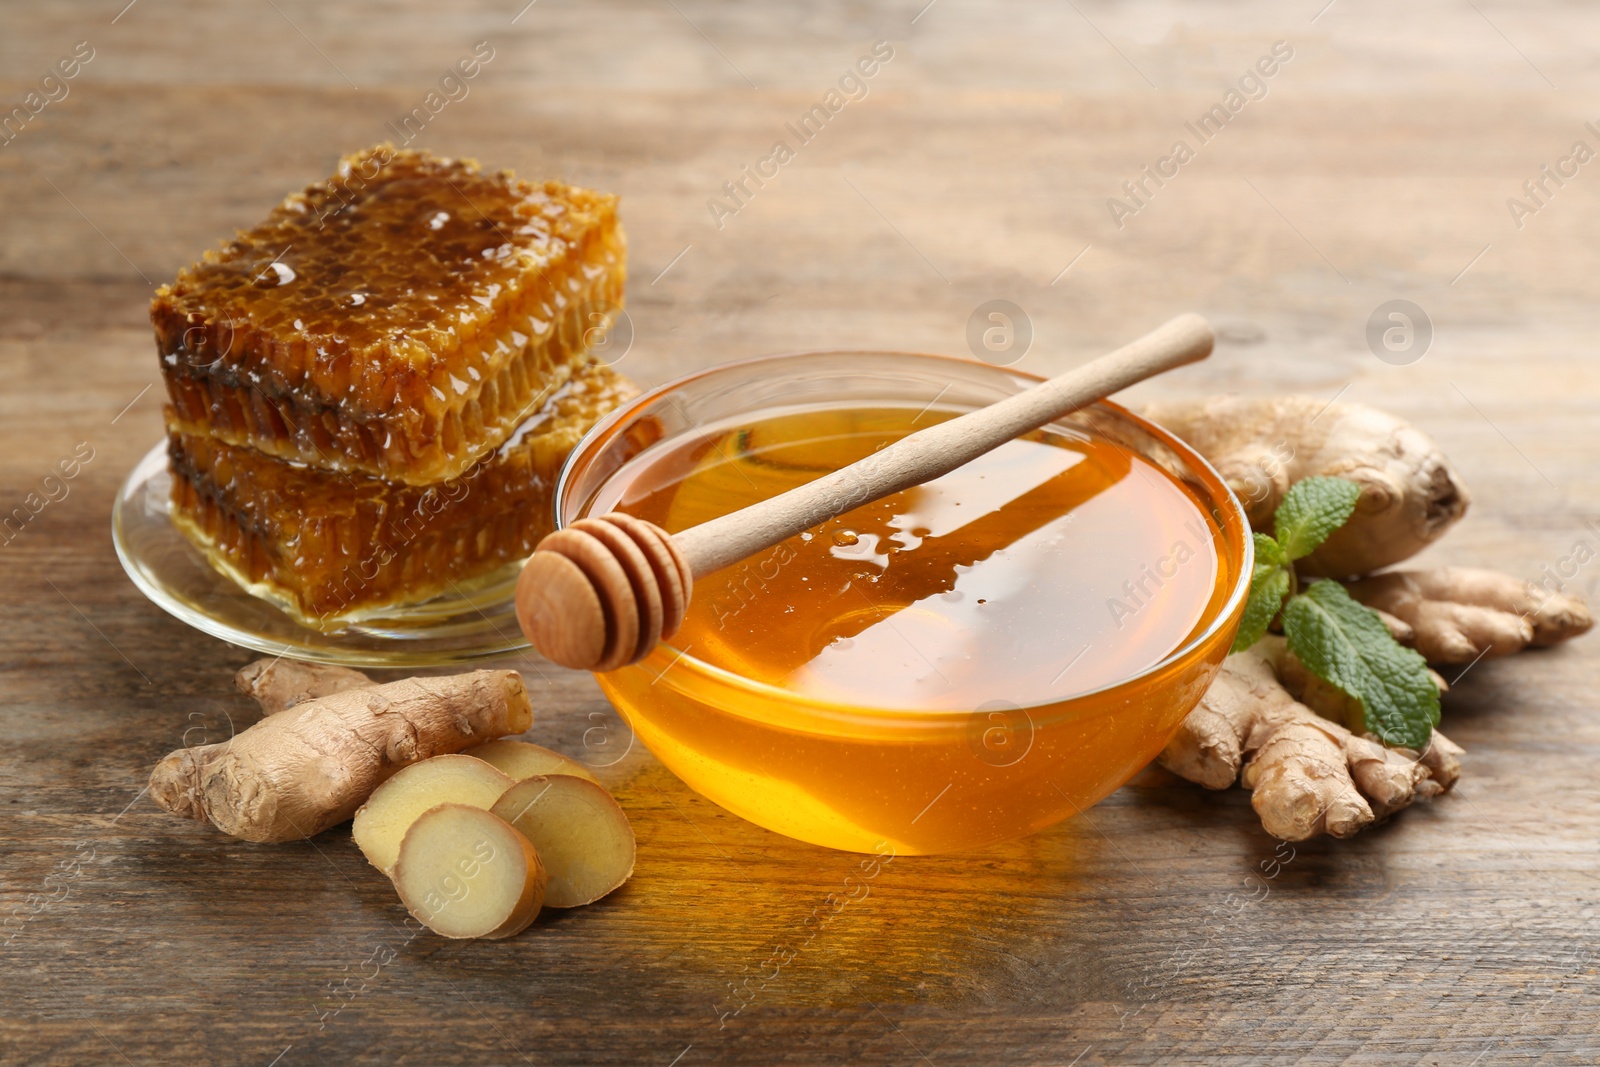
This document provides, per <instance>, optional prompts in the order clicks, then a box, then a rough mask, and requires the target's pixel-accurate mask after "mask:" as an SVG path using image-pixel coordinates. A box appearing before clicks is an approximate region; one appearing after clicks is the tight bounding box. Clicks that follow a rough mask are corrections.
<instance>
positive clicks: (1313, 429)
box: [1143, 396, 1470, 578]
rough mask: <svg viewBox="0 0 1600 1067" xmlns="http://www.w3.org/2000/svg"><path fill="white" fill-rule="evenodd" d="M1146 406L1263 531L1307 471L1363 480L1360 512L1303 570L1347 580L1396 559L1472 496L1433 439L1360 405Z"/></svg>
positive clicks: (1284, 399)
mask: <svg viewBox="0 0 1600 1067" xmlns="http://www.w3.org/2000/svg"><path fill="white" fill-rule="evenodd" d="M1143 414H1144V416H1145V417H1146V418H1149V419H1152V420H1154V421H1155V422H1158V423H1160V424H1161V425H1162V426H1165V427H1166V428H1167V429H1169V430H1171V431H1172V432H1173V433H1175V434H1177V435H1178V436H1179V437H1181V438H1183V439H1184V440H1185V441H1187V442H1188V443H1189V444H1190V445H1192V446H1193V447H1194V448H1195V449H1196V450H1197V451H1198V452H1199V453H1200V454H1201V455H1202V456H1204V457H1205V458H1206V460H1207V461H1208V462H1210V464H1211V465H1212V466H1213V467H1215V468H1216V469H1217V472H1218V473H1219V474H1221V475H1222V478H1223V480H1224V481H1226V482H1227V483H1228V485H1229V487H1230V488H1232V489H1233V491H1234V492H1235V493H1236V494H1238V496H1239V499H1240V501H1241V502H1242V503H1243V504H1244V506H1245V510H1246V512H1247V514H1248V515H1249V518H1250V525H1251V526H1252V527H1254V528H1255V529H1257V530H1260V531H1262V532H1263V533H1270V532H1271V525H1272V517H1273V514H1274V512H1276V511H1277V509H1278V505H1279V504H1280V503H1282V501H1283V496H1284V494H1285V493H1287V492H1288V491H1289V487H1290V486H1291V485H1293V484H1294V483H1295V482H1298V481H1300V480H1301V479H1302V478H1309V477H1312V476H1314V475H1332V476H1336V477H1340V478H1348V479H1350V480H1351V481H1353V482H1356V483H1358V484H1359V485H1360V486H1361V499H1360V502H1359V503H1357V505H1356V511H1355V514H1354V515H1353V516H1351V518H1350V521H1349V522H1347V523H1345V525H1344V526H1343V527H1341V528H1340V529H1338V530H1336V531H1334V533H1333V535H1332V536H1330V537H1329V538H1328V539H1327V540H1326V541H1325V542H1323V543H1322V545H1321V546H1320V547H1318V548H1317V550H1316V551H1315V552H1313V553H1311V555H1309V556H1307V557H1306V558H1305V559H1303V560H1301V561H1300V564H1299V565H1300V569H1301V570H1302V571H1303V572H1304V573H1306V574H1315V575H1324V576H1329V577H1336V578H1344V577H1350V576H1354V575H1363V574H1370V573H1371V572H1372V571H1375V570H1377V569H1379V568H1380V567H1387V566H1390V565H1391V564H1394V563H1398V562H1399V561H1400V560H1403V559H1406V558H1407V557H1409V556H1413V555H1415V554H1416V553H1417V552H1419V551H1421V550H1422V549H1423V548H1425V547H1427V546H1428V545H1429V544H1432V543H1433V542H1434V541H1436V540H1438V539H1439V537H1440V536H1441V535H1442V534H1443V533H1444V532H1445V531H1446V530H1447V529H1449V528H1450V527H1451V526H1452V525H1454V524H1455V522H1456V521H1457V520H1458V519H1460V518H1461V516H1462V515H1463V514H1464V513H1465V512H1466V510H1467V505H1468V503H1469V500H1470V497H1469V496H1468V494H1467V489H1466V486H1465V485H1463V484H1462V481H1461V476H1460V475H1459V474H1457V473H1456V469H1455V468H1454V467H1453V466H1451V464H1450V461H1449V460H1448V459H1446V458H1445V455H1444V453H1443V452H1441V451H1440V450H1439V449H1438V447H1437V446H1435V445H1434V443H1433V442H1432V441H1431V440H1430V439H1429V438H1428V437H1426V436H1425V435H1424V434H1423V433H1422V432H1421V431H1419V430H1417V429H1416V428H1415V427H1413V426H1411V425H1410V424H1409V423H1407V422H1405V421H1404V420H1402V419H1398V418H1395V417H1394V416H1393V415H1389V414H1386V413H1384V412H1382V411H1378V410H1377V409H1375V408H1370V407H1367V406H1365V405H1363V404H1340V403H1331V404H1330V403H1328V402H1326V401H1323V400H1318V399H1315V398H1312V397H1303V396H1277V397H1234V396H1219V397H1211V398H1209V399H1205V400H1181V401H1170V402H1165V403H1155V404H1151V405H1148V406H1147V407H1146V408H1145V409H1144V411H1143Z"/></svg>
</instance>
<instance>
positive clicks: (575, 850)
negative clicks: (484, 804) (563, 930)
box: [490, 774, 634, 908]
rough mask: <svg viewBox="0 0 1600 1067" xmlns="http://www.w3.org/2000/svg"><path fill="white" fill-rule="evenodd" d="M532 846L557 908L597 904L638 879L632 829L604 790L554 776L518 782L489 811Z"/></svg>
mask: <svg viewBox="0 0 1600 1067" xmlns="http://www.w3.org/2000/svg"><path fill="white" fill-rule="evenodd" d="M490 810H491V811H492V812H494V814H496V815H498V816H500V817H501V818H502V819H505V820H506V821H507V822H508V823H510V824H511V825H512V826H514V827H516V828H517V829H518V830H519V831H521V833H522V835H523V836H524V837H526V838H527V839H528V840H529V841H531V842H533V847H534V848H535V849H536V850H537V851H538V853H539V858H540V859H541V860H543V861H544V865H545V869H546V870H547V871H549V873H550V884H549V886H547V887H546V889H545V898H544V902H545V904H547V905H548V906H550V907H552V908H576V907H578V906H579V905H582V904H592V903H594V902H595V901H597V900H599V899H600V898H601V897H603V896H605V895H606V894H607V893H609V892H611V891H612V890H613V889H616V888H617V887H618V886H620V885H621V884H622V883H623V882H626V881H627V880H628V878H629V876H630V875H632V874H633V860H634V840H633V827H632V826H630V825H629V824H628V816H627V815H626V814H624V813H623V810H622V808H621V807H620V806H618V804H617V802H616V801H615V800H613V799H612V797H611V794H610V793H608V792H606V791H605V790H604V789H602V788H601V787H600V786H598V785H596V784H594V783H593V782H590V781H586V780H585V779H582V778H573V777H569V776H568V775H564V774H552V775H547V776H543V777H538V778H529V779H526V780H525V781H521V782H518V783H517V784H516V785H515V786H513V787H512V788H511V789H509V790H507V791H506V793H505V795H504V796H502V797H501V798H500V799H499V800H498V801H496V802H495V805H494V807H492V808H491V809H490Z"/></svg>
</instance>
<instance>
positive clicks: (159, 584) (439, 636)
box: [111, 441, 528, 667]
mask: <svg viewBox="0 0 1600 1067" xmlns="http://www.w3.org/2000/svg"><path fill="white" fill-rule="evenodd" d="M171 496H172V478H171V476H170V475H169V474H168V473H167V446H166V442H164V441H163V442H161V443H160V444H157V445H156V446H155V447H154V448H152V449H151V450H150V451H149V453H147V454H146V455H145V457H144V458H143V459H142V460H140V461H139V464H138V466H136V467H134V468H133V471H132V473H130V474H129V475H128V478H127V481H125V482H123V484H122V488H121V489H120V490H119V491H118V492H117V499H116V503H115V504H114V505H113V507H112V510H111V537H112V540H113V541H114V542H115V543H116V546H117V558H118V559H120V560H121V561H122V567H123V569H124V570H126V571H127V572H128V577H129V578H132V579H133V584H134V585H136V586H138V587H139V591H140V592H141V593H143V594H144V595H145V596H147V597H149V598H150V600H151V601H152V602H154V603H155V605H156V606H157V607H159V608H161V609H162V610H163V611H165V612H167V613H168V614H170V615H174V616H176V617H177V618H179V619H182V620H183V621H184V622H186V623H188V624H189V625H190V626H193V627H194V628H195V629H197V630H200V631H202V632H204V633H208V634H210V635H211V636H212V637H219V638H221V639H222V640H224V641H227V642H229V643H231V644H235V645H240V646H243V647H244V648H249V649H254V650H255V651H257V652H265V653H267V654H269V655H274V656H280V655H281V656H288V657H289V658H291V659H303V660H312V661H314V662H317V663H341V664H345V665H347V666H353V667H431V666H440V665H443V664H449V663H461V662H463V661H466V660H474V659H481V658H483V657H486V656H496V655H503V654H504V653H507V652H516V651H519V650H522V649H526V648H527V647H528V642H527V640H526V639H525V638H524V637H523V636H522V630H521V628H520V627H518V625H517V617H516V612H515V609H514V605H513V596H514V593H515V590H516V580H517V572H518V571H519V570H520V569H521V564H520V563H519V564H517V565H514V566H511V567H505V568H502V569H500V570H499V571H496V572H495V573H493V574H490V575H487V576H485V577H483V578H481V579H478V580H476V581H474V582H472V583H471V584H470V585H468V584H465V583H464V584H463V585H462V586H461V587H460V588H459V592H458V593H456V594H451V595H448V596H440V597H435V598H434V599H432V600H429V601H427V602H426V603H423V604H415V605H410V606H407V607H405V608H396V609H394V610H393V612H392V613H389V614H386V615H385V617H383V618H379V619H363V620H361V621H359V622H352V623H350V624H349V625H348V626H346V627H345V628H344V629H342V630H339V631H337V632H326V633H325V632H321V631H318V630H313V629H311V628H309V627H306V626H302V625H301V624H300V623H299V622H297V621H296V620H295V619H294V617H293V616H291V615H289V614H287V613H286V612H284V611H281V610H279V609H278V608H277V607H276V606H274V605H273V604H272V603H271V602H270V601H267V600H263V599H261V598H260V597H257V596H252V595H251V594H250V593H248V592H246V591H245V590H244V589H242V588H241V587H240V586H239V585H237V584H236V583H235V582H233V581H232V580H231V579H229V578H227V577H225V576H223V575H222V574H219V573H218V572H217V571H216V570H214V569H213V568H212V566H211V564H210V563H208V562H207V561H206V558H205V556H204V555H203V554H202V553H201V552H200V550H199V549H197V548H196V547H195V546H194V545H192V544H191V543H190V542H189V539H188V538H186V537H184V536H183V534H182V533H180V532H179V531H178V529H177V527H176V526H174V525H173V524H172V518H171V503H170V501H171Z"/></svg>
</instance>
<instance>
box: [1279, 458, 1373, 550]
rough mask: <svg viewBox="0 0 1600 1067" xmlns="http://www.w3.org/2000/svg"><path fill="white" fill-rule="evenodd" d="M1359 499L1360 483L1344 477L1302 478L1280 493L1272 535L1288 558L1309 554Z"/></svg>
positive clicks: (1343, 518)
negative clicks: (1281, 498)
mask: <svg viewBox="0 0 1600 1067" xmlns="http://www.w3.org/2000/svg"><path fill="white" fill-rule="evenodd" d="M1360 499H1361V486H1359V485H1357V484H1356V483H1355V482H1352V481H1350V480H1349V479H1348V478H1325V477H1320V476H1319V477H1316V478H1302V479H1301V480H1300V481H1298V482H1295V483H1294V485H1292V486H1290V487H1289V491H1288V492H1287V493H1285V494H1284V495H1283V503H1281V504H1279V505H1278V510H1277V513H1276V514H1274V515H1273V517H1272V532H1273V535H1274V536H1275V537H1276V538H1277V541H1278V544H1280V545H1282V546H1283V551H1284V554H1285V555H1287V556H1288V557H1289V559H1290V560H1291V561H1292V560H1297V559H1301V558H1303V557H1305V556H1309V555H1311V553H1312V552H1314V551H1316V547H1317V546H1318V545H1320V544H1322V542H1324V541H1326V540H1327V539H1328V535H1329V534H1331V533H1333V531H1335V530H1337V529H1338V528H1339V527H1341V526H1343V525H1344V524H1345V520H1346V519H1348V518H1349V517H1350V516H1351V514H1352V513H1354V511H1355V510H1356V501H1358V500H1360Z"/></svg>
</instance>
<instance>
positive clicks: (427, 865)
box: [393, 765, 546, 938]
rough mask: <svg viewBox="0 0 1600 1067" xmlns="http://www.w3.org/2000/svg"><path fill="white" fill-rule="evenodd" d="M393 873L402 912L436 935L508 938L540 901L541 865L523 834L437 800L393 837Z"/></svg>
mask: <svg viewBox="0 0 1600 1067" xmlns="http://www.w3.org/2000/svg"><path fill="white" fill-rule="evenodd" d="M419 766H420V765H419ZM393 877H394V886H395V889H396V890H398V891H399V893H400V900H401V901H402V902H403V903H404V904H405V906H406V909H407V910H408V911H410V912H411V914H412V915H413V916H415V917H416V919H417V921H418V922H420V923H422V924H423V925H424V926H426V927H427V928H428V929H430V930H432V931H433V932H434V933H436V934H441V935H443V936H444V937H487V938H501V937H510V936H512V935H513V934H517V933H520V932H521V931H522V930H523V929H524V928H525V927H526V926H527V925H528V924H529V923H531V922H533V919H534V916H536V915H538V914H539V908H540V907H541V906H542V905H543V903H544V891H545V882H546V874H545V869H544V866H543V865H542V864H541V863H540V862H539V854H538V853H537V852H535V851H534V849H533V846H532V845H531V844H529V843H528V839H527V838H526V837H523V836H522V834H520V833H518V832H517V831H516V830H515V829H513V828H512V827H511V826H510V825H508V824H507V823H506V821H505V820H504V819H501V818H500V817H498V816H496V815H491V814H490V813H489V812H487V811H484V810H483V809H482V808H479V807H475V806H473V805H471V804H454V803H448V804H439V805H437V806H435V807H432V808H429V809H428V810H427V811H425V812H423V813H422V814H420V815H418V816H417V817H416V819H415V821H413V822H412V823H411V825H410V827H409V828H408V829H407V830H406V832H405V837H404V838H403V839H402V840H401V842H400V849H399V856H398V858H397V859H396V861H395V865H394V876H393Z"/></svg>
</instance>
